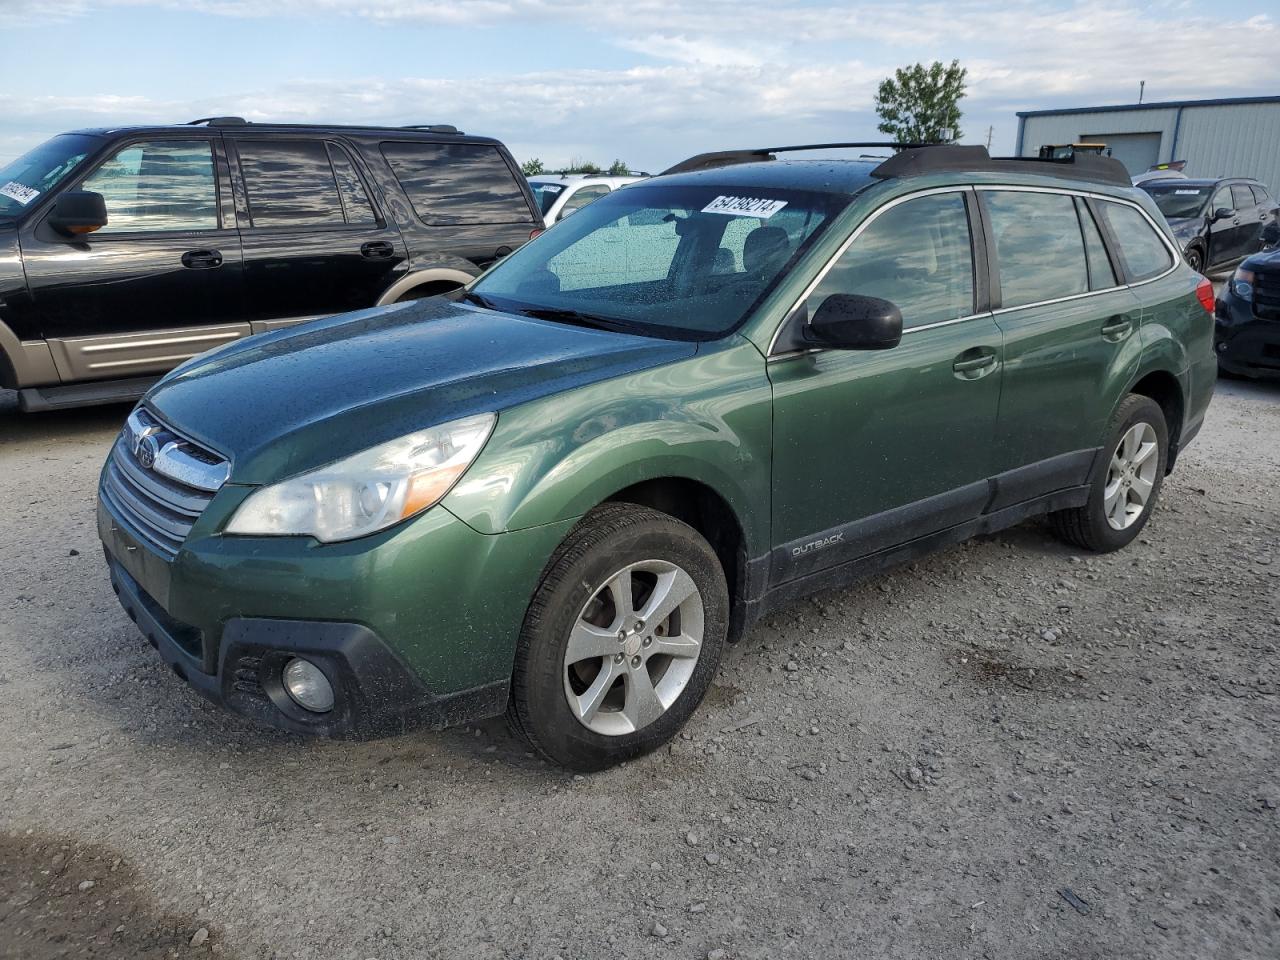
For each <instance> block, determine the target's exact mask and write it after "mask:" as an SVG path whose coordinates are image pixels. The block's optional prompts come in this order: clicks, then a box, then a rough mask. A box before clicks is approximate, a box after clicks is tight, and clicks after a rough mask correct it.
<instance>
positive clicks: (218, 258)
mask: <svg viewBox="0 0 1280 960" xmlns="http://www.w3.org/2000/svg"><path fill="white" fill-rule="evenodd" d="M182 265H183V266H184V267H189V268H190V269H192V270H208V269H210V268H211V267H220V266H222V252H221V251H220V250H188V251H187V252H186V253H184V254H183V255H182Z"/></svg>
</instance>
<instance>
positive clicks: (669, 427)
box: [444, 338, 772, 556]
mask: <svg viewBox="0 0 1280 960" xmlns="http://www.w3.org/2000/svg"><path fill="white" fill-rule="evenodd" d="M771 410H772V391H771V388H770V386H769V381H768V377H767V376H766V375H765V367H764V358H763V357H761V355H760V353H759V352H758V351H757V350H756V349H755V347H754V346H752V345H751V344H749V343H748V342H746V341H745V340H742V339H740V338H734V339H733V341H730V342H728V343H725V344H710V345H704V346H703V347H701V348H700V349H699V352H698V353H697V354H696V355H695V356H693V357H690V358H688V359H685V360H681V361H678V362H675V363H670V364H667V365H665V366H661V367H657V368H653V369H649V370H644V371H640V372H637V373H632V374H627V375H624V376H621V377H617V378H614V379H612V380H607V381H604V382H600V383H594V384H590V385H587V386H583V387H578V388H575V389H573V390H570V391H567V392H565V393H561V394H557V395H553V396H550V397H545V398H542V399H539V400H536V401H533V402H530V403H527V404H524V405H521V406H518V407H515V408H512V409H510V410H505V411H503V412H502V413H500V414H499V417H498V425H497V427H496V429H495V431H494V435H493V437H491V438H490V440H489V443H488V444H487V445H486V447H485V450H484V452H483V453H482V454H481V456H480V458H479V459H478V460H477V461H476V463H475V464H474V465H473V466H472V468H471V469H470V470H469V471H468V472H467V475H466V476H465V477H464V478H463V480H462V481H461V482H460V483H459V484H458V486H457V487H455V488H454V490H453V491H452V492H451V493H450V494H449V496H448V497H446V498H445V500H444V505H445V506H446V507H447V508H448V509H449V510H450V511H451V512H452V513H454V514H455V515H457V516H458V517H459V518H461V519H462V520H463V521H465V522H466V523H468V524H470V525H471V526H472V527H474V528H475V529H476V530H479V531H480V532H481V533H501V532H504V531H507V530H518V529H523V528H527V527H532V526H538V525H541V524H545V523H553V522H557V521H561V520H566V519H573V518H576V517H580V516H582V515H583V514H584V513H586V512H587V511H588V510H590V509H591V508H592V507H594V506H596V505H597V504H599V503H601V502H603V501H604V500H607V499H608V498H609V497H610V496H612V495H613V494H615V493H617V492H618V491H619V490H622V489H624V488H626V487H629V486H631V485H633V484H636V483H641V482H643V481H646V480H655V479H660V478H667V477H672V478H681V479H689V480H694V481H697V482H699V483H702V484H705V485H706V486H708V487H710V488H711V489H713V490H714V491H716V492H717V493H718V494H719V495H720V496H721V497H722V498H723V499H724V500H725V502H726V503H728V505H729V506H730V508H731V509H732V510H733V511H734V513H735V514H736V516H737V517H738V521H739V524H740V525H741V527H742V530H743V535H744V537H745V538H746V540H747V543H746V544H745V546H746V549H747V551H748V555H749V556H759V555H760V554H762V553H763V552H765V551H766V550H767V549H768V540H769V510H770V498H769V490H770V471H771V460H770V458H771V452H772V415H771Z"/></svg>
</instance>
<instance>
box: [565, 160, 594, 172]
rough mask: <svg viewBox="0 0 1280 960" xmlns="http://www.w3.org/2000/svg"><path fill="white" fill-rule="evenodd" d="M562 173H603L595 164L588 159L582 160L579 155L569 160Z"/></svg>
mask: <svg viewBox="0 0 1280 960" xmlns="http://www.w3.org/2000/svg"><path fill="white" fill-rule="evenodd" d="M563 172H564V173H604V171H603V170H601V169H600V168H599V167H598V166H596V164H594V163H592V162H591V161H590V160H583V159H582V158H581V157H574V158H573V159H572V160H570V161H569V166H568V167H566V168H565V169H564V171H563Z"/></svg>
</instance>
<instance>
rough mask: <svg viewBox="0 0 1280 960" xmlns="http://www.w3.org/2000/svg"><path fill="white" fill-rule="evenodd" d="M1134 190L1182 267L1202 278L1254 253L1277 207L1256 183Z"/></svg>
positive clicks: (1156, 185) (1152, 185)
mask: <svg viewBox="0 0 1280 960" xmlns="http://www.w3.org/2000/svg"><path fill="white" fill-rule="evenodd" d="M1138 187H1139V188H1140V189H1142V190H1145V191H1147V193H1149V194H1151V199H1153V200H1155V202H1156V206H1157V207H1159V208H1160V212H1161V213H1163V214H1164V218H1165V219H1166V220H1168V221H1169V228H1170V229H1171V230H1173V235H1174V237H1176V238H1177V240H1178V243H1179V244H1181V245H1182V252H1183V256H1185V257H1186V258H1187V263H1189V264H1191V266H1192V267H1193V268H1195V269H1196V270H1198V271H1200V272H1201V273H1208V272H1211V271H1219V270H1226V269H1228V268H1230V267H1233V266H1235V265H1236V264H1237V263H1239V262H1240V261H1241V260H1243V259H1244V258H1245V257H1247V256H1249V254H1251V253H1256V252H1257V251H1258V250H1259V248H1260V247H1261V246H1262V231H1263V229H1264V228H1265V227H1266V225H1267V224H1268V223H1270V222H1275V220H1276V218H1277V213H1276V201H1275V200H1274V199H1272V197H1271V195H1270V194H1269V193H1268V192H1267V189H1266V187H1264V186H1263V185H1262V184H1260V183H1258V182H1257V181H1256V180H1246V179H1236V178H1231V179H1216V180H1192V179H1189V178H1178V179H1169V180H1147V181H1144V182H1143V183H1140V184H1138Z"/></svg>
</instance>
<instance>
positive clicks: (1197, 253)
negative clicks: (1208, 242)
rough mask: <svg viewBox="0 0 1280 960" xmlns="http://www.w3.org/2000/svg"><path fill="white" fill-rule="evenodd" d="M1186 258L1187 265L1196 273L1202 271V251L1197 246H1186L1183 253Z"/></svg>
mask: <svg viewBox="0 0 1280 960" xmlns="http://www.w3.org/2000/svg"><path fill="white" fill-rule="evenodd" d="M1183 256H1184V257H1185V258H1186V261H1187V266H1189V267H1190V268H1191V269H1192V270H1194V271H1195V272H1196V273H1201V274H1202V273H1204V251H1203V250H1201V249H1200V248H1199V247H1188V248H1187V251H1186V253H1185V254H1184V255H1183Z"/></svg>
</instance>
